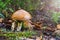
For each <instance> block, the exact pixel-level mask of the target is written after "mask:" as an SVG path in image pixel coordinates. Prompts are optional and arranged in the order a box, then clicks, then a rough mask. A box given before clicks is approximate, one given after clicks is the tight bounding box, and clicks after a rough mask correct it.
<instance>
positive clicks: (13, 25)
mask: <svg viewBox="0 0 60 40" xmlns="http://www.w3.org/2000/svg"><path fill="white" fill-rule="evenodd" d="M14 28H15V22H13V23H12V27H11V29H12V31H14Z"/></svg>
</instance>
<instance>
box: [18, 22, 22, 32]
mask: <svg viewBox="0 0 60 40" xmlns="http://www.w3.org/2000/svg"><path fill="white" fill-rule="evenodd" d="M21 28H22V22H21V23H19V22H18V27H17V31H20V30H21Z"/></svg>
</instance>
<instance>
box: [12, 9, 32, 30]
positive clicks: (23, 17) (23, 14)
mask: <svg viewBox="0 0 60 40" xmlns="http://www.w3.org/2000/svg"><path fill="white" fill-rule="evenodd" d="M30 19H32V16H31V15H30V13H29V12H27V11H25V10H23V9H21V10H17V11H16V12H14V13H13V14H12V20H14V21H15V20H16V21H17V20H18V21H22V22H24V25H25V27H28V28H29V29H31V24H30V22H31V20H30ZM14 24H15V22H13V23H12V31H13V30H14V27H15V25H14ZM18 28H19V23H18ZM17 30H18V31H19V30H20V29H17Z"/></svg>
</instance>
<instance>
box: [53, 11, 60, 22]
mask: <svg viewBox="0 0 60 40" xmlns="http://www.w3.org/2000/svg"><path fill="white" fill-rule="evenodd" d="M59 16H60V12H53V14H52V19H53V21H54V22H56V23H58V20H59Z"/></svg>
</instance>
